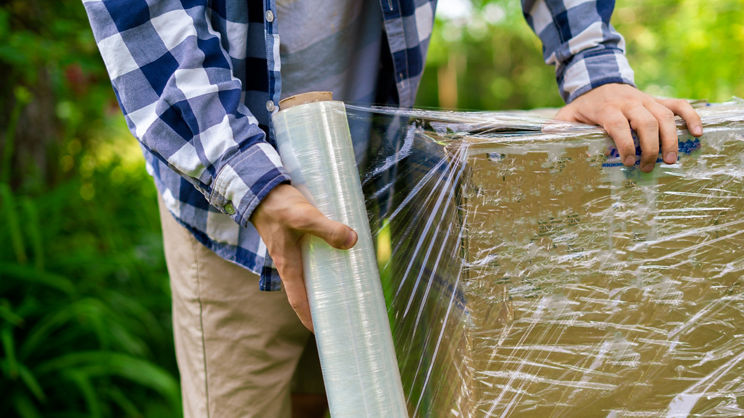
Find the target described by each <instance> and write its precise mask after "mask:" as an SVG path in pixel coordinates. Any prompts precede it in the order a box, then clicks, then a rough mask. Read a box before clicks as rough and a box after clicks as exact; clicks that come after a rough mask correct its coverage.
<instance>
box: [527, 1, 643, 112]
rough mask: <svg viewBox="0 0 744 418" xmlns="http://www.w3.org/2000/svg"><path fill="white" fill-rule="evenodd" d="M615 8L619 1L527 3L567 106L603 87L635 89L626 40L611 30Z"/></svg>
mask: <svg viewBox="0 0 744 418" xmlns="http://www.w3.org/2000/svg"><path fill="white" fill-rule="evenodd" d="M614 7H615V2H614V1H602V0H599V1H581V0H576V1H571V0H522V10H523V12H524V16H525V18H526V19H527V23H528V24H529V25H530V27H531V28H532V30H533V31H534V32H535V33H536V34H537V35H538V36H539V37H540V40H541V41H542V45H543V57H544V59H545V62H546V63H547V64H550V65H553V66H555V73H556V80H557V81H558V88H559V90H560V93H561V97H563V100H565V101H566V103H570V102H571V101H573V100H574V99H576V98H577V97H579V96H580V95H582V94H584V93H586V92H587V91H589V90H591V89H593V88H596V87H599V86H601V85H603V84H608V83H623V84H630V85H634V79H633V70H632V69H631V67H630V65H629V64H628V60H627V59H626V57H625V40H624V39H623V37H622V36H621V35H620V34H619V33H618V32H617V31H616V30H615V29H614V28H613V27H612V25H610V18H611V16H612V12H613V10H614Z"/></svg>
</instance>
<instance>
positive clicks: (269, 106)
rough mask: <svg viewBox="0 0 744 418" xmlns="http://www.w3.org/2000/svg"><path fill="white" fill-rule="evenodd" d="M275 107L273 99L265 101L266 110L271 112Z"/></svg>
mask: <svg viewBox="0 0 744 418" xmlns="http://www.w3.org/2000/svg"><path fill="white" fill-rule="evenodd" d="M275 107H276V106H274V102H273V101H271V100H269V101H268V102H266V110H268V111H269V112H273V111H274V108H275Z"/></svg>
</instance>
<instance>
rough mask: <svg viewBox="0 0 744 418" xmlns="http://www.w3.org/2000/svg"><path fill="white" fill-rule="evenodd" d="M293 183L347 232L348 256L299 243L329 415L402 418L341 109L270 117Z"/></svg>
mask: <svg viewBox="0 0 744 418" xmlns="http://www.w3.org/2000/svg"><path fill="white" fill-rule="evenodd" d="M273 124H274V130H275V132H276V139H277V145H278V149H279V153H280V155H281V158H282V161H283V163H284V165H285V167H286V168H287V170H288V171H289V174H290V176H291V178H292V184H293V185H294V186H295V187H297V188H298V189H299V190H300V191H301V192H302V193H303V194H304V195H305V197H307V198H308V200H310V202H311V203H313V204H314V205H315V206H316V207H317V208H318V209H319V210H320V211H321V212H322V213H323V214H324V215H325V216H327V217H328V218H330V219H333V220H336V221H339V222H342V223H344V224H346V225H349V226H350V227H352V228H353V229H354V230H355V231H356V232H357V234H358V237H359V238H358V241H357V244H356V245H355V246H354V248H352V249H351V250H348V251H343V250H337V249H334V248H332V247H330V246H329V245H328V244H326V242H325V241H323V240H322V239H320V238H317V237H312V236H307V237H306V239H305V240H304V241H303V253H302V255H303V268H304V277H305V287H306V289H307V293H308V300H309V302H310V309H311V313H312V317H313V326H314V328H315V339H316V342H317V345H318V354H319V357H320V362H321V368H322V371H323V380H324V382H325V387H326V393H327V396H328V403H329V407H330V411H331V414H332V415H333V416H334V417H405V416H407V413H406V404H405V399H404V397H403V391H402V388H401V380H400V375H399V372H398V366H397V363H396V358H395V351H394V348H393V342H392V339H391V333H390V326H389V323H388V317H387V313H386V309H385V300H384V297H383V293H382V287H381V283H380V276H379V272H378V269H377V262H376V259H375V250H374V245H373V241H372V236H371V234H370V228H369V224H368V221H367V213H366V211H365V207H364V196H363V194H362V189H361V184H360V181H359V177H358V175H357V166H356V163H355V158H354V150H353V147H352V142H351V134H350V132H349V126H348V123H347V118H346V113H345V111H344V104H343V103H341V102H334V101H323V102H315V103H307V104H302V105H297V106H294V107H291V108H288V109H285V110H282V111H280V112H278V113H277V114H275V115H274V117H273Z"/></svg>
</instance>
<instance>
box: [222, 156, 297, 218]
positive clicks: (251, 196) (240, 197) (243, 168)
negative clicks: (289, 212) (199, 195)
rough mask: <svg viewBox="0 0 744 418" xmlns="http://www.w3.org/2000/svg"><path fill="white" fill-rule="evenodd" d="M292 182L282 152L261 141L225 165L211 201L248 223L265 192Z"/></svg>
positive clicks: (233, 216)
mask: <svg viewBox="0 0 744 418" xmlns="http://www.w3.org/2000/svg"><path fill="white" fill-rule="evenodd" d="M289 182H290V177H289V174H288V173H287V171H286V169H285V168H284V166H283V165H282V161H281V158H279V154H278V153H277V152H276V150H275V149H274V148H273V147H272V146H271V145H269V144H268V143H266V142H261V143H258V144H255V145H253V146H251V147H250V148H248V149H247V150H245V151H243V152H241V153H240V154H238V155H237V156H236V157H235V158H234V159H233V160H230V161H228V162H227V163H226V164H225V165H224V166H223V167H222V169H221V170H220V172H219V174H217V177H216V178H215V181H214V187H213V188H212V194H211V196H210V199H209V203H210V204H211V205H212V206H214V207H216V208H217V209H219V210H221V211H223V212H225V213H227V214H228V215H230V216H231V217H232V218H233V219H234V220H235V221H236V222H237V223H238V224H239V225H240V226H243V227H245V226H248V224H249V222H250V221H249V220H250V217H251V215H252V214H253V211H254V210H255V209H256V207H257V206H258V204H259V203H261V201H262V200H263V199H264V198H265V197H266V195H268V194H269V192H270V191H271V190H273V189H274V188H275V187H276V186H278V185H280V184H283V183H289Z"/></svg>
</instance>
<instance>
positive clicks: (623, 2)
mask: <svg viewBox="0 0 744 418" xmlns="http://www.w3.org/2000/svg"><path fill="white" fill-rule="evenodd" d="M455 3H462V1H458V2H455ZM465 3H467V2H465ZM472 3H473V4H474V6H473V9H472V11H471V13H469V14H468V13H463V15H464V17H449V18H447V17H446V16H444V15H443V14H441V13H440V14H439V15H438V18H437V22H436V24H435V28H434V33H433V35H432V40H431V44H430V53H429V60H428V62H427V66H426V70H425V72H424V77H423V80H422V82H421V90H420V92H419V96H418V101H417V105H418V106H423V107H447V108H456V109H484V110H494V109H529V108H535V107H555V106H561V105H562V103H563V102H562V100H561V98H560V96H559V95H558V90H557V88H556V83H555V75H554V72H553V68H552V67H549V66H547V65H545V64H544V63H543V62H542V52H541V45H540V42H539V40H538V39H537V37H536V36H534V35H533V34H532V32H531V30H530V28H529V27H528V26H527V24H526V23H525V22H524V19H523V17H522V14H521V9H520V4H519V2H517V1H511V0H509V1H507V0H476V1H473V2H472ZM440 9H441V5H440ZM743 22H744V1H742V0H709V1H704V0H682V1H679V0H643V1H642V0H618V1H617V2H616V7H615V13H614V15H613V20H612V24H613V25H614V26H615V27H616V28H617V29H618V31H619V32H620V33H622V34H623V35H624V36H625V39H626V43H627V45H626V50H627V55H628V60H629V61H630V64H631V66H633V68H634V70H635V74H636V83H637V84H638V86H639V87H640V88H641V89H643V90H646V91H648V92H649V93H651V94H654V95H660V96H669V97H684V98H690V99H707V100H710V101H723V100H728V99H730V98H731V97H732V96H739V97H744V48H742V47H741V45H742V43H743V42H744V23H743ZM452 91H455V92H456V93H455V94H454V97H453V95H452V94H451V92H452Z"/></svg>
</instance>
